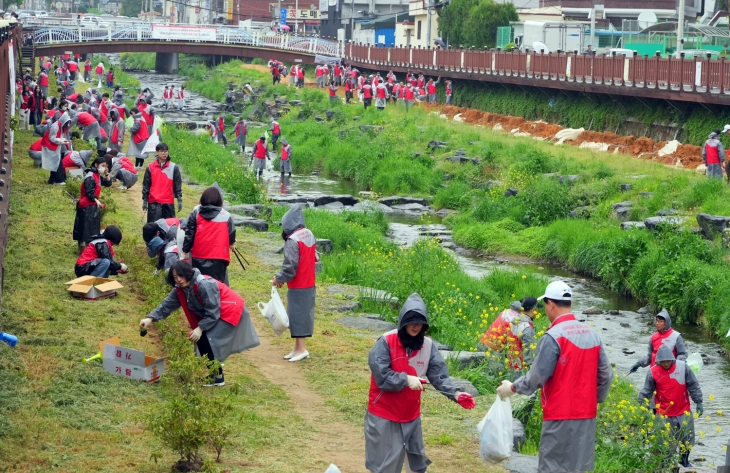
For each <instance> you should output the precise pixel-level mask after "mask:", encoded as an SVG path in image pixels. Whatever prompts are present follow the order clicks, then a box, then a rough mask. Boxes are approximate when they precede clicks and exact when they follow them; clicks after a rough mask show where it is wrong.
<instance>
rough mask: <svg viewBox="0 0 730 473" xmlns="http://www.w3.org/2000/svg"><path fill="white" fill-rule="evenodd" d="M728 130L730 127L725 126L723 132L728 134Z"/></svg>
mask: <svg viewBox="0 0 730 473" xmlns="http://www.w3.org/2000/svg"><path fill="white" fill-rule="evenodd" d="M728 130H730V125H725V128H723V129H722V132H723V133H727V131H728Z"/></svg>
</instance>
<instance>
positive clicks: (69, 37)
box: [33, 24, 344, 64]
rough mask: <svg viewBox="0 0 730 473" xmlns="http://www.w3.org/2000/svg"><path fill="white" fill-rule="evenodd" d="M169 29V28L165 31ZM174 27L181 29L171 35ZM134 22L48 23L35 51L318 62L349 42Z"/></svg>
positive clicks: (337, 53)
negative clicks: (102, 26)
mask: <svg viewBox="0 0 730 473" xmlns="http://www.w3.org/2000/svg"><path fill="white" fill-rule="evenodd" d="M165 28H168V29H167V30H165ZM170 28H174V30H175V32H176V34H170ZM154 29H156V30H157V31H156V32H153V27H152V26H151V25H149V24H134V25H129V26H125V27H121V28H106V29H91V28H84V27H49V28H42V29H37V30H35V31H33V47H34V50H35V51H34V53H35V56H52V55H59V54H64V53H65V52H66V51H70V50H72V51H73V52H74V53H79V54H90V53H101V54H104V53H121V52H154V53H168V54H174V53H187V54H211V55H219V56H235V57H260V58H275V59H277V60H281V61H291V62H303V63H310V64H311V63H314V62H315V61H324V60H327V58H340V57H342V56H343V53H344V45H342V44H341V43H337V42H334V41H327V40H324V39H321V38H315V37H308V36H288V35H278V34H273V33H262V32H260V31H247V30H243V29H239V28H226V27H211V26H178V27H175V26H162V27H160V26H158V25H155V27H154Z"/></svg>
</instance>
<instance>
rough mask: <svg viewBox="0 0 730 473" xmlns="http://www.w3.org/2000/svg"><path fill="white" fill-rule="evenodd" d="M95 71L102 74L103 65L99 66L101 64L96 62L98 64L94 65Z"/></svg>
mask: <svg viewBox="0 0 730 473" xmlns="http://www.w3.org/2000/svg"><path fill="white" fill-rule="evenodd" d="M96 73H97V74H103V73H104V68H103V67H101V64H98V65H97V66H96Z"/></svg>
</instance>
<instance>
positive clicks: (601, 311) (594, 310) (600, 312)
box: [582, 307, 603, 315]
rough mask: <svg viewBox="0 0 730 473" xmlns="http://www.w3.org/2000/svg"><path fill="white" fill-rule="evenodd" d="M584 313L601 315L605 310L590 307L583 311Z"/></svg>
mask: <svg viewBox="0 0 730 473" xmlns="http://www.w3.org/2000/svg"><path fill="white" fill-rule="evenodd" d="M582 313H583V314H584V315H600V314H602V313H603V310H601V309H599V308H598V307H589V308H587V309H586V310H584V311H583V312H582Z"/></svg>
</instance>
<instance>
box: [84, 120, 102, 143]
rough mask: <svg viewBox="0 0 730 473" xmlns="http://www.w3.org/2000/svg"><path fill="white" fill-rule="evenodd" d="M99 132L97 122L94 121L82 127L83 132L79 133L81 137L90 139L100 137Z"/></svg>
mask: <svg viewBox="0 0 730 473" xmlns="http://www.w3.org/2000/svg"><path fill="white" fill-rule="evenodd" d="M100 137H101V132H100V131H99V122H94V123H92V124H91V125H89V126H85V127H84V134H83V135H81V138H83V139H85V140H90V139H93V138H100Z"/></svg>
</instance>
